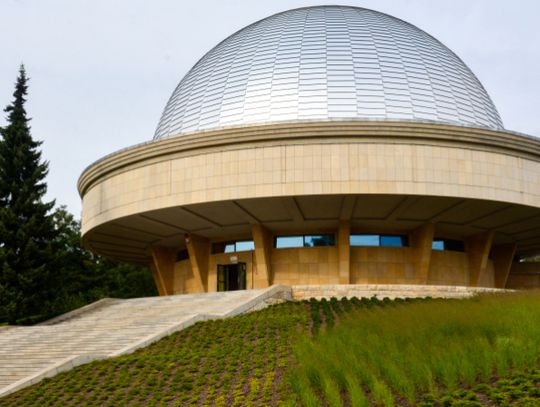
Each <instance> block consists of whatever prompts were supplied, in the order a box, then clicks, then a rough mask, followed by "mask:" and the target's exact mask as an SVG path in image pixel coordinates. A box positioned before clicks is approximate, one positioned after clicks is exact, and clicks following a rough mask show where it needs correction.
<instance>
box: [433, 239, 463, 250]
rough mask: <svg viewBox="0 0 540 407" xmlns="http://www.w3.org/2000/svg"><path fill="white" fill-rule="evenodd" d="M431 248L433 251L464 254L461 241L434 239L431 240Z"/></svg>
mask: <svg viewBox="0 0 540 407" xmlns="http://www.w3.org/2000/svg"><path fill="white" fill-rule="evenodd" d="M431 248H432V249H433V250H450V251H453V252H464V251H465V244H464V243H463V241H461V240H454V239H440V238H435V239H433V243H432V244H431Z"/></svg>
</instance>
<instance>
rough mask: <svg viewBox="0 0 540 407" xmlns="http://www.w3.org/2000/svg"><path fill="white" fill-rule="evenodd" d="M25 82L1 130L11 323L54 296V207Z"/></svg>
mask: <svg viewBox="0 0 540 407" xmlns="http://www.w3.org/2000/svg"><path fill="white" fill-rule="evenodd" d="M26 94H27V77H26V72H25V70H24V66H21V68H20V70H19V77H18V78H17V82H16V84H15V92H14V93H13V102H12V103H11V104H10V105H8V106H7V107H6V108H5V110H4V111H5V112H6V113H7V126H6V127H4V128H2V129H1V130H0V134H1V135H2V140H1V142H0V273H1V277H0V307H1V308H2V309H3V310H4V313H5V316H6V318H7V319H8V320H9V321H10V322H15V321H16V320H17V319H18V318H20V317H21V316H23V315H26V314H32V313H36V312H38V309H39V304H41V303H43V302H45V301H47V300H48V299H49V298H50V296H51V294H52V292H51V290H50V287H48V286H47V284H46V281H48V280H49V277H50V274H51V272H52V266H53V263H54V256H53V250H52V246H51V244H52V241H53V240H54V239H55V238H56V231H55V228H54V224H53V217H52V215H51V214H50V211H51V209H52V208H53V206H54V201H53V202H43V197H44V195H45V193H46V192H47V185H46V184H45V181H44V180H45V176H46V175H47V172H48V165H47V163H46V162H43V161H42V159H41V152H40V151H39V150H38V147H39V146H40V144H41V142H38V141H35V140H33V139H32V136H31V134H30V126H29V124H28V123H29V119H28V118H27V116H26V110H25V107H24V104H25V102H26Z"/></svg>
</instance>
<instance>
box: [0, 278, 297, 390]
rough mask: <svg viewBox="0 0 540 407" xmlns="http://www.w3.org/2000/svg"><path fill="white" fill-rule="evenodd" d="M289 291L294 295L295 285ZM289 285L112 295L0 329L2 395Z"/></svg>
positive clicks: (239, 308)
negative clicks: (33, 321) (129, 296)
mask: <svg viewBox="0 0 540 407" xmlns="http://www.w3.org/2000/svg"><path fill="white" fill-rule="evenodd" d="M288 290H289V291H288V292H289V296H290V289H288ZM286 291H287V288H286V287H284V286H273V287H271V288H269V289H265V290H242V291H232V292H227V293H207V294H189V295H172V296H167V297H150V298H135V299H128V300H120V299H106V300H102V301H99V302H98V303H94V304H93V305H91V306H90V307H86V308H84V309H81V310H77V311H75V312H74V313H69V314H66V315H64V316H62V317H60V318H56V319H55V320H51V321H49V322H47V323H44V324H41V325H36V326H30V327H9V328H7V329H2V330H0V397H1V396H2V395H6V394H9V393H11V392H12V391H15V390H16V389H18V388H21V387H24V386H26V385H29V384H33V383H35V382H37V381H39V380H41V379H42V378H43V377H46V376H52V375H54V374H56V373H58V372H59V371H61V370H67V369H69V368H72V367H74V366H76V365H78V364H82V363H86V362H88V361H90V360H94V359H99V358H105V357H111V356H117V355H120V354H125V353H130V352H132V351H134V350H135V349H137V348H139V347H142V346H146V345H148V344H149V343H151V342H154V341H156V340H159V339H160V338H161V337H163V336H165V335H167V334H170V333H172V332H174V331H178V330H180V329H183V328H185V327H187V326H189V325H192V324H193V323H195V322H197V321H200V320H204V319H210V318H221V317H226V316H233V315H237V314H241V313H243V312H247V311H249V310H251V309H253V308H262V306H264V304H265V303H266V302H268V299H269V298H273V297H275V296H279V295H280V294H283V293H285V292H286Z"/></svg>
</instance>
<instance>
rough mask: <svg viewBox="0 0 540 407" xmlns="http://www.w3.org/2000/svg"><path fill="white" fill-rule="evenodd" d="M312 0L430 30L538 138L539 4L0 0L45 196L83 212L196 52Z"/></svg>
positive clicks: (0, 85) (2, 57)
mask: <svg viewBox="0 0 540 407" xmlns="http://www.w3.org/2000/svg"><path fill="white" fill-rule="evenodd" d="M316 4H348V5H354V6H359V7H366V8H371V9H374V10H378V11H382V12H385V13H388V14H390V15H393V16H395V17H398V18H401V19H403V20H405V21H408V22H410V23H412V24H415V25H416V26H418V27H419V28H421V29H423V30H424V31H427V32H428V33H430V34H431V35H433V36H434V37H436V38H437V39H438V40H440V41H441V42H442V43H444V44H445V45H446V46H448V47H449V48H450V49H452V50H453V51H454V52H455V53H457V54H458V55H459V56H460V57H461V58H462V59H463V60H464V61H465V63H466V64H467V65H468V66H469V67H470V68H471V69H472V70H473V72H474V73H475V74H476V75H477V76H478V78H479V79H480V81H481V82H482V83H483V84H484V86H485V87H486V89H487V91H488V93H489V94H490V95H491V98H492V99H493V101H494V103H495V105H496V106H497V108H498V109H499V113H500V114H501V116H502V119H503V122H504V124H505V127H506V128H507V129H509V130H514V131H519V132H523V133H527V134H530V135H534V136H540V119H539V113H540V111H539V108H540V25H539V23H538V17H539V16H540V1H538V0H527V1H525V0H519V1H512V2H509V1H507V0H498V1H495V0H474V1H472V0H451V1H434V0H410V1H406V0H363V1H360V0H357V1H352V0H349V1H347V0H342V1H340V2H338V3H336V2H334V1H331V2H328V1H316V0H312V1H302V0H297V1H296V0H287V1H285V0H272V1H267V0H266V1H258V0H236V1H233V0H212V1H210V0H197V1H191V0H190V1H185V0H152V1H150V0H0V38H2V41H1V42H0V106H1V107H2V108H3V107H4V106H5V105H7V104H8V103H9V102H10V101H11V99H12V96H11V95H12V93H13V84H14V81H15V79H16V76H17V70H18V67H19V64H20V63H21V62H24V64H25V65H26V69H27V72H28V75H29V76H30V78H31V81H30V88H29V101H28V104H27V109H28V113H29V115H30V117H32V134H33V137H34V138H35V139H38V140H43V141H44V144H43V146H42V150H43V156H44V158H45V159H46V160H48V161H49V162H50V172H49V176H48V178H47V182H48V185H49V193H48V198H49V199H52V198H55V199H56V201H57V204H65V205H67V206H68V209H69V210H70V211H71V212H72V213H73V214H74V215H75V216H76V217H80V208H81V205H80V198H79V195H78V192H77V188H76V183H77V179H78V177H79V175H80V174H81V172H82V171H83V169H84V168H85V167H86V166H87V165H89V164H91V163H92V162H93V161H95V160H97V159H99V158H100V157H102V156H103V155H106V154H108V153H111V152H113V151H115V150H118V149H121V148H124V147H127V146H130V145H133V144H137V143H141V142H144V141H148V140H150V139H152V136H153V134H154V130H155V127H156V125H157V123H158V120H159V118H160V115H161V112H162V110H163V108H164V106H165V103H166V102H167V100H168V98H169V96H170V95H171V93H172V91H173V90H174V88H175V87H176V85H177V84H178V82H179V81H180V79H181V78H182V77H183V76H184V74H185V73H186V72H187V71H188V70H189V69H190V68H191V66H193V64H194V63H195V62H197V60H198V59H199V58H200V57H201V56H202V55H204V53H206V52H207V51H208V50H210V48H212V47H213V46H214V45H216V44H217V43H218V42H219V41H221V40H222V39H224V38H225V37H227V36H228V35H230V34H232V33H234V32H235V31H237V30H239V29H241V28H242V27H244V26H246V25H248V24H250V23H252V22H254V21H256V20H259V19H261V18H264V17H267V16H269V15H271V14H274V13H276V12H280V11H283V10H287V9H291V8H297V7H303V6H309V5H316ZM4 116H5V115H2V117H1V118H0V126H1V125H3V124H4V123H5V117H4Z"/></svg>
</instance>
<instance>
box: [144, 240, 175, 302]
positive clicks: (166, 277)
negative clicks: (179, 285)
mask: <svg viewBox="0 0 540 407" xmlns="http://www.w3.org/2000/svg"><path fill="white" fill-rule="evenodd" d="M152 260H153V261H152V264H151V265H150V269H151V270H152V275H153V277H154V281H155V282H156V286H157V289H158V293H159V295H171V294H174V263H175V262H176V251H175V250H173V249H170V248H167V247H159V246H156V247H153V248H152Z"/></svg>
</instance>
